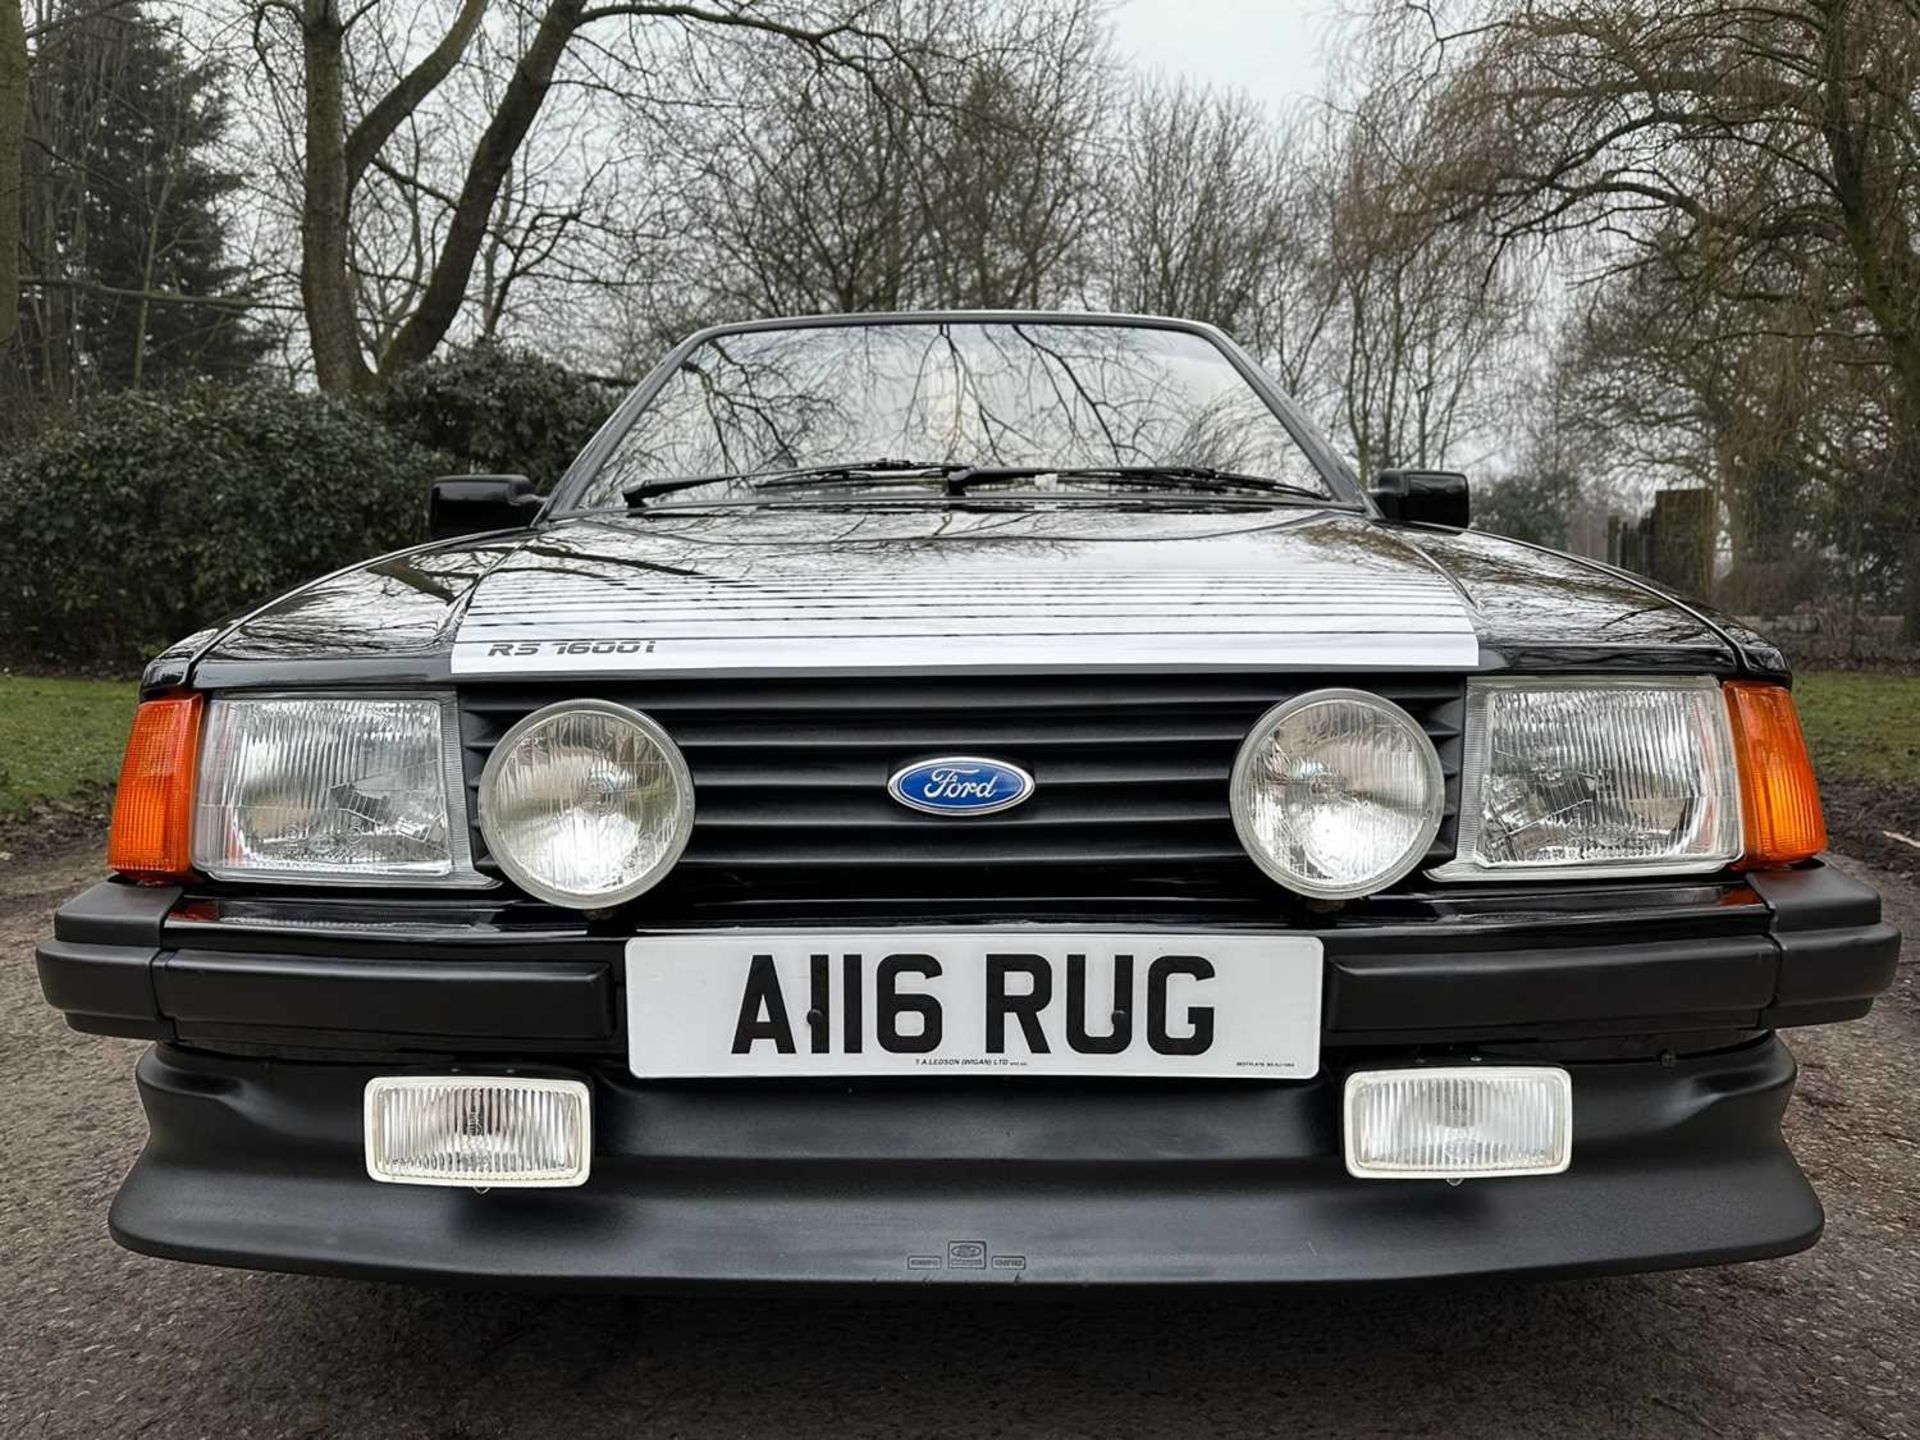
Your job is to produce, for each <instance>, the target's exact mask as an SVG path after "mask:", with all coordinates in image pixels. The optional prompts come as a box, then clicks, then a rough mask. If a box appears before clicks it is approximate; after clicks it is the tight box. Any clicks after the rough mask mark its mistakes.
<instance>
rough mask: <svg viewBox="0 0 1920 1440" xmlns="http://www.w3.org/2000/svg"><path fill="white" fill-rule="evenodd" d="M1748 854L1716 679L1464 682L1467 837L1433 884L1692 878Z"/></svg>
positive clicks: (1463, 833) (1463, 834) (1462, 830)
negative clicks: (1654, 876) (1614, 877)
mask: <svg viewBox="0 0 1920 1440" xmlns="http://www.w3.org/2000/svg"><path fill="white" fill-rule="evenodd" d="M1741 849H1742V834H1741V825H1740V778H1739V773H1738V770H1737V768H1736V766H1735V763H1734V754H1733V738H1732V731H1731V727H1730V723H1729V720H1728V716H1727V705H1726V701H1725V699H1724V698H1723V697H1722V695H1721V692H1720V685H1719V682H1717V681H1715V680H1713V679H1711V678H1708V677H1705V676H1700V677H1681V678H1676V679H1663V678H1659V677H1651V676H1650V677H1646V678H1634V679H1630V680H1629V679H1583V680H1561V679H1505V678H1502V679H1489V680H1473V681H1470V682H1468V686H1467V730H1466V743H1465V759H1464V765H1463V768H1462V773H1461V777H1460V827H1459V842H1458V845H1457V847H1456V850H1455V858H1454V859H1453V860H1451V861H1449V862H1448V863H1447V864H1445V865H1442V866H1440V867H1439V868H1437V869H1435V870H1434V871H1432V872H1431V873H1432V876H1433V878H1434V879H1436V880H1467V879H1475V878H1483V877H1496V876H1497V877H1499V878H1501V879H1510V880H1522V879H1528V878H1537V879H1573V878H1580V877H1597V876H1606V875H1630V874H1649V873H1653V874H1687V873H1695V872H1700V871H1707V870H1718V869H1719V868H1721V867H1722V866H1723V865H1726V864H1728V863H1729V862H1731V861H1733V860H1735V859H1737V858H1738V857H1739V855H1740V852H1741Z"/></svg>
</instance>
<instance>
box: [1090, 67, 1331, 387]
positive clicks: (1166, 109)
mask: <svg viewBox="0 0 1920 1440" xmlns="http://www.w3.org/2000/svg"><path fill="white" fill-rule="evenodd" d="M1295 138H1297V137H1296V136H1294V135H1290V134H1288V133H1287V132H1283V131H1281V130H1279V129H1278V128H1277V127H1275V125H1274V124H1273V122H1272V121H1271V120H1270V119H1269V117H1268V116H1267V114H1266V113H1265V112H1264V111H1263V110H1262V109H1261V108H1260V107H1259V106H1258V105H1256V104H1254V103H1253V102H1252V101H1251V100H1249V99H1247V98H1246V97H1244V96H1240V95H1214V94H1211V93H1208V92H1206V91H1204V90H1197V89H1194V88H1193V87H1191V86H1189V85H1187V84H1185V83H1184V82H1182V83H1174V84H1169V83H1166V82H1162V81H1148V82H1145V83H1143V84H1140V85H1139V86H1137V87H1136V88H1135V90H1134V93H1133V95H1132V97H1131V98H1130V100H1129V103H1128V105H1127V107H1126V109H1125V111H1124V113H1123V114H1122V117H1121V122H1120V135H1119V145H1118V147H1117V150H1118V153H1117V155H1116V157H1115V163H1114V165H1113V169H1112V174H1111V182H1112V191H1111V194H1110V196H1109V199H1108V211H1109V214H1110V215H1111V216H1112V220H1111V231H1112V237H1113V238H1112V244H1111V246H1110V248H1109V251H1108V259H1107V274H1106V276H1105V284H1106V290H1107V293H1108V294H1109V295H1110V297H1111V298H1112V301H1113V303H1115V304H1116V305H1118V306H1120V307H1121V308H1123V309H1128V310H1138V311H1143V312H1147V313H1150V314H1158V315H1181V316H1185V317H1187V318H1189V319H1193V320H1204V321H1206V322H1207V323H1209V324H1212V325H1218V326H1220V327H1221V328H1222V329H1225V330H1229V331H1231V332H1233V333H1234V334H1235V335H1237V336H1238V337H1239V338H1240V339H1241V340H1243V341H1245V342H1246V343H1248V344H1249V345H1251V346H1253V347H1254V348H1255V349H1256V350H1259V351H1261V352H1262V353H1263V354H1264V353H1268V352H1270V351H1273V350H1275V349H1276V348H1281V347H1278V346H1277V345H1276V343H1275V342H1276V341H1279V340H1280V339H1281V338H1282V337H1284V336H1285V335H1286V333H1287V331H1288V328H1289V327H1287V326H1286V325H1285V324H1284V323H1281V322H1280V320H1279V318H1278V316H1277V315H1276V314H1275V313H1274V311H1275V308H1276V302H1277V301H1278V300H1279V299H1280V298H1281V297H1282V296H1283V295H1284V294H1286V293H1288V291H1289V287H1288V285H1287V283H1286V282H1287V279H1288V278H1289V277H1290V276H1293V277H1298V276H1302V275H1305V274H1306V273H1307V272H1309V271H1311V270H1312V269H1313V268H1314V266H1315V264H1316V260H1317V255H1316V253H1315V251H1314V249H1313V246H1312V243H1311V242H1310V241H1309V240H1308V238H1307V235H1306V233H1305V227H1304V226H1303V225H1302V224H1301V219H1302V216H1301V213H1300V212H1301V207H1300V205H1299V201H1300V199H1301V195H1300V191H1301V190H1302V188H1303V187H1302V186H1301V185H1300V183H1299V175H1300V174H1301V172H1302V170H1303V169H1304V166H1302V165H1301V163H1300V158H1301V152H1300V150H1298V149H1295V148H1293V147H1292V146H1291V145H1290V143H1289V142H1290V141H1291V140H1293V139H1295ZM1290 159H1291V161H1292V163H1291V164H1290V163H1289V161H1290ZM1315 238H1316V239H1317V237H1315ZM1321 308H1322V311H1323V312H1324V307H1321ZM1313 333H1314V332H1313V328H1312V327H1309V330H1308V335H1309V337H1310V338H1311V337H1312V336H1313ZM1302 348H1307V347H1302Z"/></svg>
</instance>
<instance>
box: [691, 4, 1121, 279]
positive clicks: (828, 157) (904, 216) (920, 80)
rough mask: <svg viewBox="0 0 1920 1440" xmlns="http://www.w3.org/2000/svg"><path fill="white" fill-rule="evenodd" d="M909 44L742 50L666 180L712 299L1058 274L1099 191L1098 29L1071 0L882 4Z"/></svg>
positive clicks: (1102, 73) (1073, 267)
mask: <svg viewBox="0 0 1920 1440" xmlns="http://www.w3.org/2000/svg"><path fill="white" fill-rule="evenodd" d="M887 25H888V28H889V30H890V32H891V33H894V34H896V35H902V36H908V37H911V40H912V43H913V45H914V48H915V50H916V52H917V53H918V54H919V55H920V56H922V57H923V58H922V59H921V61H920V62H919V63H918V64H917V65H916V67H915V68H914V69H912V70H911V71H909V70H906V69H904V68H899V67H894V68H892V69H889V70H881V71H868V72H865V73H860V74H852V73H848V72H847V71H845V70H823V69H821V68H820V67H818V66H814V65H812V64H810V63H809V62H808V61H807V60H806V58H805V57H804V56H801V55H798V54H794V53H787V54H782V53H779V52H767V51H764V50H762V51H761V52H759V53H755V54H750V55H741V56H739V57H738V60H739V64H738V65H737V67H736V68H735V69H734V70H733V71H732V72H731V73H730V74H728V75H727V76H726V77H725V79H724V82H723V83H724V89H725V98H724V99H723V101H722V102H721V103H720V104H717V105H714V106H712V107H711V108H709V109H708V110H706V112H705V113H704V115H703V116H702V117H700V118H698V119H696V121H695V123H693V124H692V125H690V126H689V127H688V128H687V130H686V132H685V134H684V136H683V145H682V148H681V154H682V160H681V164H680V167H679V175H680V188H681V189H682V190H683V193H684V194H685V196H686V229H687V234H688V237H689V242H690V243H689V249H690V250H691V251H692V255H693V259H694V265H695V269H696V270H697V271H698V272H699V273H700V274H701V275H702V276H703V277H704V282H705V285H706V287H707V290H708V293H709V295H710V298H711V308H712V310H713V312H714V313H717V314H733V313H754V314H766V313H804V312H812V311H822V310H842V311H845V310H884V309H899V308H902V307H907V306H914V305H944V306H982V305H985V306H996V305H1013V306H1020V305H1026V306H1031V305H1039V304H1043V303H1047V302H1050V301H1054V300H1058V299H1060V298H1062V297H1064V296H1066V295H1068V294H1071V293H1073V292H1074V290H1075V289H1076V287H1077V285H1078V281H1079V276H1080V273H1081V272H1082V270H1083V269H1084V260H1083V248H1084V245H1085V242H1086V239H1087V235H1088V232H1089V227H1090V226H1091V224H1092V222H1093V220H1094V218H1095V216H1096V215H1098V214H1099V213H1100V201H1101V196H1100V190H1099V186H1098V183H1097V181H1096V178H1095V177H1096V163H1095V157H1096V151H1097V147H1098V143H1099V138H1100V132H1101V121H1102V113H1103V105H1104V100H1105V97H1106V93H1107V87H1108V78H1107V62H1106V57H1105V53H1104V34H1103V31H1102V29H1101V27H1100V25H1099V24H1098V21H1097V16H1096V14H1095V12H1094V10H1093V8H1092V6H1091V5H1090V4H1089V3H1087V0H1066V3H1064V4H1059V5H1055V6H1051V7H1045V8H1039V9H1035V10H1033V11H1029V12H1019V13H1009V12H1003V11H1000V10H999V9H997V8H996V7H992V6H989V5H986V4H982V3H978V0H970V3H966V4H961V5H956V6H954V7H951V8H942V9H939V10H935V11H932V12H920V11H918V10H916V9H911V8H908V7H901V8H900V9H898V10H896V11H893V12H890V13H889V15H888V16H887Z"/></svg>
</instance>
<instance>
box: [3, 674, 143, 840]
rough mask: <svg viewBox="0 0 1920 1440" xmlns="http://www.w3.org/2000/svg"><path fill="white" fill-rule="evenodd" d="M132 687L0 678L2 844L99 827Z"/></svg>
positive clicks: (106, 682)
mask: <svg viewBox="0 0 1920 1440" xmlns="http://www.w3.org/2000/svg"><path fill="white" fill-rule="evenodd" d="M137 690H138V687H137V686H136V685H134V684H133V683H132V682H131V681H124V680H65V679H62V680H51V679H41V678H39V677H37V676H31V675H0V849H8V850H13V851H20V850H22V849H24V848H26V847H27V846H28V845H29V844H31V843H33V839H34V837H38V836H41V835H44V834H46V833H48V832H53V833H55V834H57V835H60V836H65V835H67V834H69V833H74V832H78V831H83V830H92V831H96V832H97V831H99V830H100V829H102V828H103V822H104V820H105V816H106V810H107V802H108V799H109V798H110V796H111V793H112V786H113V782H114V780H115V778H116V777H117V776H118V775H119V773H120V751H121V748H122V747H123V746H124V745H125V744H126V742H127V728H128V727H129V726H130V725H131V724H132V723H133V706H134V698H135V694H136V691H137Z"/></svg>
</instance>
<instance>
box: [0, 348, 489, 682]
mask: <svg viewBox="0 0 1920 1440" xmlns="http://www.w3.org/2000/svg"><path fill="white" fill-rule="evenodd" d="M449 468H451V467H450V465H449V463H448V461H447V458H446V457H445V456H444V455H435V454H434V453H432V452H431V451H430V450H428V449H426V448H424V447H422V446H418V445H414V444H411V443H408V442H406V441H403V440H399V439H396V438H395V437H394V436H393V435H392V434H390V433H389V432H388V431H387V430H386V429H384V428H383V427H382V426H381V425H380V423H379V422H378V421H377V420H375V419H374V418H373V417H371V416H368V415H367V414H365V413H364V412H363V411H361V410H359V409H356V408H354V407H351V406H348V405H345V404H341V403H338V402H335V401H332V400H328V399H326V398H324V397H322V396H318V395H303V394H295V393H293V392H290V391H286V390H280V389H276V388H274V387H272V386H269V385H242V386H234V387H222V388H214V387H206V388H200V389H191V390H184V391H168V392H163V393H153V392H143V393H131V394H121V395H112V396H106V397H102V398H100V399H97V400H93V401H90V402H88V403H87V404H86V405H84V406H83V407H82V408H81V409H80V410H79V412H78V413H77V414H76V415H75V416H74V418H73V420H72V421H71V422H70V423H69V424H67V425H64V426H62V427H61V428H59V429H56V430H53V431H50V432H48V433H46V434H44V435H42V436H41V437H40V438H38V439H37V440H35V441H34V442H33V443H31V444H30V445H28V446H27V447H26V448H25V449H23V450H20V451H18V452H16V453H15V454H13V455H11V456H9V457H7V459H6V460H5V462H4V463H0V660H4V661H5V662H7V663H12V664H47V663H51V664H53V665H56V666H60V667H62V668H68V667H80V668H91V669H107V670H117V669H124V668H127V667H130V666H134V665H138V664H139V663H140V662H141V661H143V660H144V659H145V658H146V657H147V656H149V655H151V654H152V653H153V652H155V651H157V650H159V649H160V648H162V647H164V646H165V645H167V644H170V643H171V642H172V641H174V640H177V639H179V638H180V637H181V636H183V635H186V634H188V633H190V632H191V631H193V630H195V629H196V628H198V627H200V626H202V625H205V624H208V623H210V622H212V621H216V620H219V619H222V618H224V617H225V616H227V615H229V614H231V613H233V612H235V611H237V610H240V609H243V608H245V607H247V606H251V605H255V604H258V603H260V602H261V601H264V600H267V599H270V598H272V597H273V596H274V595H276V594H278V593H279V592H280V591H282V590H285V589H287V588H288V587H290V586H292V585H295V584H297V583H299V582H300V581H302V580H305V579H308V578H310V577H312V576H315V575H320V574H324V573H325V572H326V571H328V570H332V569H336V568H338V567H339V566H341V565H345V564H348V563H350V562H352V561H354V560H358V559H361V558H364V557H366V556H369V555H373V554H377V553H379V552H380V551H383V550H390V549H394V548H396V547H398V546H401V545H405V544H409V543H411V542H413V541H415V540H419V539H423V538H424V536H425V523H426V487H427V483H428V481H429V480H430V479H431V478H432V477H433V476H435V475H437V474H442V473H445V472H446V471H447V470H448V469H449Z"/></svg>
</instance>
